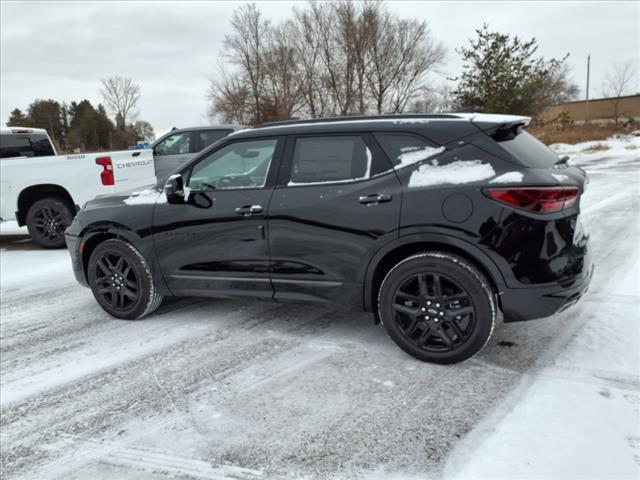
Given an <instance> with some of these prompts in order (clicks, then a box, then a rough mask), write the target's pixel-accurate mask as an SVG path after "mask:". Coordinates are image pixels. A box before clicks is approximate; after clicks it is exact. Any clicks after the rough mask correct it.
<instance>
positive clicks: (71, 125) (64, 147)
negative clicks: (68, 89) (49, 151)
mask: <svg viewBox="0 0 640 480" xmlns="http://www.w3.org/2000/svg"><path fill="white" fill-rule="evenodd" d="M100 93H101V95H102V97H103V100H104V102H105V104H106V105H107V108H105V106H104V105H103V104H101V103H99V104H98V105H97V106H96V107H94V106H93V105H92V104H91V102H90V101H89V100H86V99H85V100H82V101H80V102H76V101H73V102H71V103H69V104H67V103H64V102H62V103H61V102H58V101H56V100H52V99H47V100H42V99H37V100H34V101H33V102H32V103H31V104H30V105H29V107H28V108H27V110H26V112H22V110H20V109H19V108H16V109H14V110H13V111H12V112H11V114H10V116H9V119H8V122H7V125H8V126H12V127H33V128H44V129H46V130H47V132H48V133H49V135H50V136H51V138H52V140H53V141H54V143H55V144H56V146H57V147H58V149H59V150H60V151H81V152H82V151H99V150H121V149H127V148H128V147H129V146H131V145H133V144H135V143H136V141H138V140H144V139H146V140H152V139H153V138H154V132H153V127H152V126H151V124H150V123H149V122H146V121H144V120H137V121H133V118H134V117H135V116H136V112H135V108H136V106H137V103H138V101H139V99H140V86H139V85H138V84H137V83H135V82H134V81H133V80H131V79H127V78H121V77H111V78H107V79H104V80H102V88H101V89H100ZM107 109H108V110H109V111H110V112H111V114H112V115H113V117H114V120H113V121H112V120H111V118H110V117H109V115H108V114H107Z"/></svg>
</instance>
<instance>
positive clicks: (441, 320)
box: [393, 273, 476, 352]
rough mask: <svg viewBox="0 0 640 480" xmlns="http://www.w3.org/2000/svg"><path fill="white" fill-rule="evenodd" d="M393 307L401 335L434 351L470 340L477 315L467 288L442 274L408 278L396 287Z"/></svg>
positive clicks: (448, 348)
mask: <svg viewBox="0 0 640 480" xmlns="http://www.w3.org/2000/svg"><path fill="white" fill-rule="evenodd" d="M393 310H394V311H395V321H396V322H397V324H398V328H399V330H400V332H401V334H402V335H404V336H405V337H406V338H407V340H408V341H411V342H413V343H414V344H415V345H416V346H417V347H418V348H420V349H423V350H425V351H430V352H443V351H445V352H446V351H452V350H454V349H455V348H456V347H457V346H459V345H461V344H463V343H464V342H465V341H467V340H468V338H469V336H470V334H471V332H472V331H473V327H474V323H475V317H476V311H475V308H474V306H473V302H472V301H471V298H470V296H469V294H468V293H467V291H466V290H465V289H464V288H462V286H461V285H460V284H459V283H458V282H456V281H455V280H454V279H453V278H450V277H449V276H447V275H443V274H439V273H417V274H415V275H412V276H410V277H409V278H407V280H406V281H404V282H403V283H402V284H401V285H400V286H399V287H398V288H397V289H396V292H395V295H394V300H393Z"/></svg>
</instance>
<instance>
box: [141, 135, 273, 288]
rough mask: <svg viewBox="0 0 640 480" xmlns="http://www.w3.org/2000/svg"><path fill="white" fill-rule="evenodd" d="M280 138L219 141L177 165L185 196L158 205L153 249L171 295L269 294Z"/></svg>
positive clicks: (154, 217) (154, 216) (154, 225)
mask: <svg viewBox="0 0 640 480" xmlns="http://www.w3.org/2000/svg"><path fill="white" fill-rule="evenodd" d="M283 144H284V140H282V139H281V138H277V137H275V138H254V139H245V140H234V141H231V142H228V143H225V144H224V145H221V146H220V147H219V148H216V149H215V150H214V151H213V152H209V153H207V155H205V156H204V157H203V158H201V159H200V160H199V161H196V162H195V163H194V165H192V166H191V167H190V168H189V169H188V170H187V171H186V172H184V173H183V178H184V179H185V182H186V188H185V192H187V194H186V197H187V198H186V201H185V202H184V203H180V204H171V203H167V202H164V203H162V202H159V203H158V204H157V205H156V207H155V209H154V213H153V239H154V247H155V252H156V257H157V260H158V263H159V264H160V268H161V270H162V273H163V275H164V278H165V280H166V282H167V285H168V287H169V289H170V290H171V291H172V292H173V293H174V294H175V295H210V296H235V295H246V294H250V295H253V296H256V297H267V298H270V297H271V296H272V294H273V290H272V288H271V282H270V280H269V248H268V243H267V238H266V235H267V232H266V229H267V224H266V212H267V205H268V203H269V199H270V197H271V195H272V193H273V187H274V184H275V180H276V175H277V173H276V170H277V168H278V161H279V158H280V156H281V152H282V149H283V146H284V145H283Z"/></svg>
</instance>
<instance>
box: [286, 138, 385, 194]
mask: <svg viewBox="0 0 640 480" xmlns="http://www.w3.org/2000/svg"><path fill="white" fill-rule="evenodd" d="M318 137H360V138H361V139H362V141H363V142H364V144H365V145H366V147H367V148H368V149H369V150H370V151H371V165H372V166H373V162H374V159H375V158H376V155H377V156H378V158H381V159H382V160H383V161H386V162H387V163H388V166H389V168H388V169H387V170H384V171H382V172H379V173H376V174H375V175H369V176H368V177H364V178H356V179H346V180H331V181H323V182H308V183H298V184H293V185H289V182H290V181H291V170H292V169H293V156H294V153H295V146H296V141H297V140H298V139H299V138H318ZM391 172H394V169H393V164H391V163H390V162H389V159H388V158H387V156H386V155H385V153H384V151H383V150H382V149H381V148H380V146H379V145H378V144H377V142H375V140H374V139H373V138H372V135H371V132H335V133H331V132H322V133H300V134H296V135H289V136H288V137H287V145H286V148H285V152H284V156H283V158H282V162H281V167H280V172H279V175H278V182H277V183H278V185H277V186H278V188H301V187H315V186H331V185H351V184H356V183H362V182H367V181H369V180H371V179H372V178H378V177H381V176H382V175H387V174H389V173H391Z"/></svg>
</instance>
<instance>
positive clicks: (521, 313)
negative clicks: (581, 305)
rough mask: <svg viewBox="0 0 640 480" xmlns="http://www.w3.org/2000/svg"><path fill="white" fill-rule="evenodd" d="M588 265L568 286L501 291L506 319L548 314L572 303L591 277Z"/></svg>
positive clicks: (545, 315)
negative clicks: (587, 268) (585, 270)
mask: <svg viewBox="0 0 640 480" xmlns="http://www.w3.org/2000/svg"><path fill="white" fill-rule="evenodd" d="M594 268H595V267H594V265H593V264H591V266H590V267H589V270H588V271H587V273H586V275H584V276H581V277H580V278H578V279H576V280H574V282H573V283H572V284H571V286H570V287H563V286H562V285H561V284H558V285H554V286H550V287H541V288H517V289H516V288H509V289H505V290H504V291H502V292H501V294H500V305H501V306H502V313H503V315H504V321H505V322H507V323H508V322H521V321H524V320H534V319H537V318H545V317H550V316H551V315H554V314H556V313H558V312H561V311H563V310H566V309H567V308H569V307H571V306H572V305H575V304H576V303H577V302H578V300H580V298H582V296H583V295H584V294H585V293H587V291H588V289H589V285H590V284H591V279H592V277H593V271H594Z"/></svg>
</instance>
